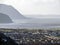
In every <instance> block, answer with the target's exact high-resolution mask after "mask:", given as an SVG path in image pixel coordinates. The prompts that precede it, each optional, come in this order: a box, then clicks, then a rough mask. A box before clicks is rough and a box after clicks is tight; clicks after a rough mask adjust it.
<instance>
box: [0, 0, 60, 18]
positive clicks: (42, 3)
mask: <svg viewBox="0 0 60 45" xmlns="http://www.w3.org/2000/svg"><path fill="white" fill-rule="evenodd" d="M0 3H2V4H7V5H11V6H13V7H14V8H15V9H17V10H18V11H19V12H20V13H21V14H22V15H24V16H31V17H34V16H35V17H36V16H38V17H39V16H40V15H60V0H1V1H0Z"/></svg>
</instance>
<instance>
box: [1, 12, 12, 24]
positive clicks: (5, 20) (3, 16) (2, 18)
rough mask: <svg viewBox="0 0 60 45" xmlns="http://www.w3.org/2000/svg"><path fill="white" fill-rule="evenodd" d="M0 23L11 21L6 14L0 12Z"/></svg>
mask: <svg viewBox="0 0 60 45" xmlns="http://www.w3.org/2000/svg"><path fill="white" fill-rule="evenodd" d="M0 23H12V20H11V19H10V17H9V16H8V15H5V14H2V13H0Z"/></svg>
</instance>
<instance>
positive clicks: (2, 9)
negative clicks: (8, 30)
mask: <svg viewBox="0 0 60 45" xmlns="http://www.w3.org/2000/svg"><path fill="white" fill-rule="evenodd" d="M0 13H3V14H6V15H8V16H9V17H10V18H11V19H25V18H26V17H24V16H23V15H22V14H20V13H19V12H18V11H17V10H16V9H15V8H13V7H12V6H9V5H5V4H0Z"/></svg>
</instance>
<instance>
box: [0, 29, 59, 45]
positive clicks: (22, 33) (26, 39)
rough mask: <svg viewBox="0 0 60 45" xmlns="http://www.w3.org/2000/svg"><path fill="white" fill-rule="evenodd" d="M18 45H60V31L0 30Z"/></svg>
mask: <svg viewBox="0 0 60 45" xmlns="http://www.w3.org/2000/svg"><path fill="white" fill-rule="evenodd" d="M0 32H2V33H4V34H5V35H6V36H8V37H10V38H12V39H13V40H15V41H16V42H17V43H18V44H19V45H60V30H44V29H0Z"/></svg>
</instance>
